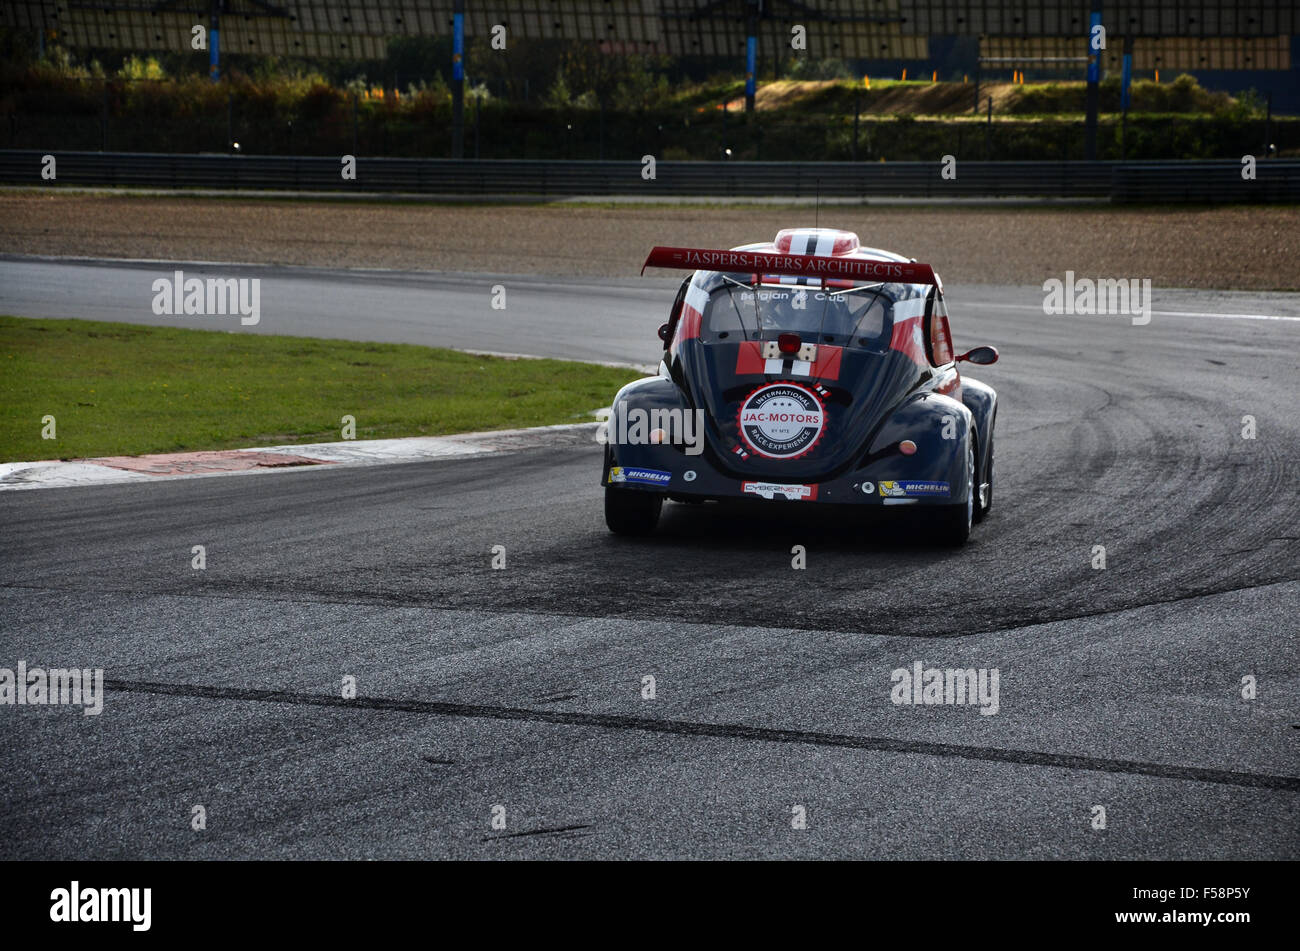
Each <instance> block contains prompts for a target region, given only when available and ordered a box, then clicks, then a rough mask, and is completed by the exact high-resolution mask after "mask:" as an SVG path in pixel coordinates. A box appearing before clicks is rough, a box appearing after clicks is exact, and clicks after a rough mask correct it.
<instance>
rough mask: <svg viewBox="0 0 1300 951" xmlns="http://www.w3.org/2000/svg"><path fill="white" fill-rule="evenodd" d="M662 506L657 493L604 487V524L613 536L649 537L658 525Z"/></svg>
mask: <svg viewBox="0 0 1300 951" xmlns="http://www.w3.org/2000/svg"><path fill="white" fill-rule="evenodd" d="M663 505H664V497H663V496H662V495H660V494H659V493H658V492H641V491H639V490H637V489H619V488H615V487H614V486H612V485H607V486H605V524H606V525H607V526H609V530H610V531H611V532H613V533H614V534H615V535H649V534H650V533H651V532H653V531H654V530H655V526H656V525H658V524H659V512H660V511H661V510H662V509H663Z"/></svg>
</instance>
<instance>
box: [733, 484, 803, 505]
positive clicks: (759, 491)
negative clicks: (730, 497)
mask: <svg viewBox="0 0 1300 951" xmlns="http://www.w3.org/2000/svg"><path fill="white" fill-rule="evenodd" d="M740 487H741V489H742V491H744V493H745V494H746V495H749V494H751V493H752V494H754V495H761V496H762V497H763V498H765V499H774V498H776V497H777V496H778V495H779V496H782V497H783V498H786V499H789V500H790V501H791V502H800V501H805V500H807V501H813V500H814V499H816V498H817V486H815V485H781V484H779V483H776V482H742V483H741V484H740Z"/></svg>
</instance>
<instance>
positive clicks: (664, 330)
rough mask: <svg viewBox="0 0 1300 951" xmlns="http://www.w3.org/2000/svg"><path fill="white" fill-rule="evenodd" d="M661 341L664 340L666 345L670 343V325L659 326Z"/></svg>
mask: <svg viewBox="0 0 1300 951" xmlns="http://www.w3.org/2000/svg"><path fill="white" fill-rule="evenodd" d="M659 339H660V340H662V341H663V342H664V343H665V344H666V343H668V325H667V324H660V325H659Z"/></svg>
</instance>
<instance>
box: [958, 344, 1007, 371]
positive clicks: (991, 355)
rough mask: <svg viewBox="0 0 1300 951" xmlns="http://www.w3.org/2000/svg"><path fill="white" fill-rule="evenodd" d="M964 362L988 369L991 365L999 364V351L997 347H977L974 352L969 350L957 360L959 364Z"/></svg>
mask: <svg viewBox="0 0 1300 951" xmlns="http://www.w3.org/2000/svg"><path fill="white" fill-rule="evenodd" d="M963 360H965V361H966V362H967V363H976V364H979V365H980V366H984V367H986V366H988V365H989V364H990V363H997V362H998V350H997V347H976V348H975V349H973V350H967V351H966V352H965V353H963V354H962V355H961V356H959V357H958V358H957V362H958V363H961V362H962V361H963Z"/></svg>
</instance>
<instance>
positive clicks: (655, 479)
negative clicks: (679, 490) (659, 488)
mask: <svg viewBox="0 0 1300 951" xmlns="http://www.w3.org/2000/svg"><path fill="white" fill-rule="evenodd" d="M672 477H673V474H672V473H671V472H664V471H663V470H662V469H637V468H633V467H631V466H610V467H609V481H610V482H637V483H640V484H641V485H667V484H668V483H669V481H670V480H671V479H672Z"/></svg>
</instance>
